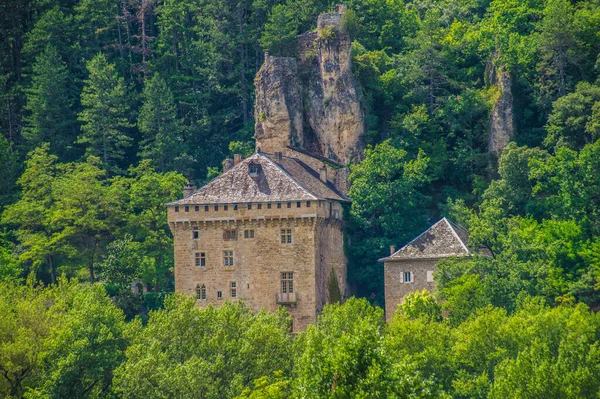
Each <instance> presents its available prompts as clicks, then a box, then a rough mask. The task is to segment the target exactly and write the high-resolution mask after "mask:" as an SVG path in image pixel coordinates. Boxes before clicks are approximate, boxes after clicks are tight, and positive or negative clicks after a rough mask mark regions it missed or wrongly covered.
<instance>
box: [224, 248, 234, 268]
mask: <svg viewBox="0 0 600 399" xmlns="http://www.w3.org/2000/svg"><path fill="white" fill-rule="evenodd" d="M223 266H225V267H233V251H223Z"/></svg>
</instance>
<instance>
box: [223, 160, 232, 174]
mask: <svg viewBox="0 0 600 399" xmlns="http://www.w3.org/2000/svg"><path fill="white" fill-rule="evenodd" d="M231 168H233V160H231V158H225V160H224V161H223V173H225V172H227V171H228V170H229V169H231Z"/></svg>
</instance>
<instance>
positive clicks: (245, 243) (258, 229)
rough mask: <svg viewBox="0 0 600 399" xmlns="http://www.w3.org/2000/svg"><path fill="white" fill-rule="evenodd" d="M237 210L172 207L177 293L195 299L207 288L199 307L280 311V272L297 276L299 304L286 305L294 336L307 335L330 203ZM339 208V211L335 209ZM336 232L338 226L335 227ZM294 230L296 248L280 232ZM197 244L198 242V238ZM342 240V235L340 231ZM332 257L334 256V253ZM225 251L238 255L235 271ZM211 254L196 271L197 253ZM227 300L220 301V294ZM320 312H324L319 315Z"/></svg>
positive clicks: (313, 313) (313, 311)
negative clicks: (232, 236) (235, 303)
mask: <svg viewBox="0 0 600 399" xmlns="http://www.w3.org/2000/svg"><path fill="white" fill-rule="evenodd" d="M281 204H282V206H281V208H278V207H277V203H271V207H270V208H268V205H267V204H266V203H263V204H260V205H261V209H258V205H259V204H256V203H255V204H252V209H248V205H247V204H239V205H238V208H237V210H235V209H234V207H233V205H232V204H229V205H228V210H224V208H223V204H220V205H219V209H218V210H216V211H215V209H214V205H211V206H209V208H208V211H206V210H205V207H204V205H199V206H198V211H196V207H195V205H189V206H188V208H187V209H188V211H187V212H186V211H185V209H186V208H185V206H179V212H175V207H174V206H169V207H168V218H169V226H170V228H171V230H172V231H173V235H174V246H175V290H176V291H177V292H184V293H186V294H188V295H191V296H196V286H197V285H203V284H204V285H205V286H206V300H201V299H200V300H197V301H196V303H197V305H198V306H201V307H205V306H208V305H209V304H213V305H215V306H219V305H221V304H222V303H223V302H224V301H226V300H243V301H244V302H245V303H246V304H247V305H248V307H249V308H250V309H253V310H259V309H265V310H268V311H275V310H276V309H277V307H278V303H277V301H276V295H277V294H278V293H280V292H281V277H280V275H281V272H284V271H285V272H293V273H294V292H295V294H296V298H297V301H296V303H295V304H291V305H285V306H286V308H287V309H288V311H289V312H290V314H291V315H292V318H293V323H294V324H293V328H294V331H302V330H304V329H305V328H306V326H307V325H308V324H313V323H315V322H316V317H317V308H318V306H317V293H316V286H317V285H319V284H320V282H319V280H320V275H318V274H317V265H316V259H317V255H316V254H317V252H318V250H317V247H318V246H320V244H319V243H318V242H317V240H316V237H318V236H319V235H320V234H319V233H317V229H318V227H317V226H320V225H321V224H322V223H325V222H324V219H327V218H328V216H329V210H328V209H329V208H328V206H327V204H328V203H327V202H326V201H310V206H307V202H306V201H302V202H301V203H300V207H298V204H297V202H291V203H290V205H289V207H288V203H287V202H284V203H281ZM336 206H339V204H338V205H336ZM332 226H333V225H332ZM284 228H285V229H286V230H287V229H290V230H292V237H293V240H292V241H293V242H292V244H282V243H281V229H284ZM225 230H235V231H236V233H237V239H236V240H229V241H228V240H224V239H223V232H224V231H225ZM244 230H254V237H253V238H244ZM194 231H197V232H198V238H197V239H194V238H193V232H194ZM337 234H340V235H341V231H340V232H339V233H337ZM331 250H332V251H335V250H334V249H333V248H332V249H331ZM223 251H233V252H234V266H233V267H226V266H224V262H223ZM195 252H204V253H205V254H206V266H195V262H194V260H195V259H194V253H195ZM232 281H235V282H236V289H237V298H235V299H232V298H231V287H230V284H231V282H232ZM218 291H221V292H222V297H221V298H218V297H217V292H218ZM319 310H320V309H319Z"/></svg>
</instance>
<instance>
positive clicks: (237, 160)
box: [233, 154, 242, 166]
mask: <svg viewBox="0 0 600 399" xmlns="http://www.w3.org/2000/svg"><path fill="white" fill-rule="evenodd" d="M240 162H242V156H241V155H240V154H233V166H235V165H237V164H238V163H240Z"/></svg>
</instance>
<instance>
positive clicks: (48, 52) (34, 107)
mask: <svg viewBox="0 0 600 399" xmlns="http://www.w3.org/2000/svg"><path fill="white" fill-rule="evenodd" d="M70 80H71V77H70V76H69V72H68V71H67V68H66V66H65V64H64V62H63V61H62V60H61V58H60V56H59V55H58V52H57V50H56V47H54V46H52V45H48V46H46V48H45V50H44V52H43V53H41V54H40V55H39V56H38V57H37V60H36V62H35V64H34V65H33V77H32V80H31V87H30V88H29V89H27V91H26V96H27V105H26V106H25V109H26V110H27V111H28V112H29V115H28V116H27V117H26V118H25V122H26V126H25V128H24V129H23V136H24V137H25V138H26V139H27V140H28V141H29V143H30V144H31V146H32V147H39V146H40V145H41V144H42V143H44V142H48V143H50V151H51V152H52V153H54V154H56V155H58V156H59V157H62V156H64V155H65V154H66V153H67V152H68V150H69V148H70V147H71V145H72V143H73V141H74V139H75V137H76V136H77V130H78V127H77V120H76V117H75V114H74V113H73V111H72V110H71V106H72V105H73V98H72V97H71V95H70V93H69V81H70Z"/></svg>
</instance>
